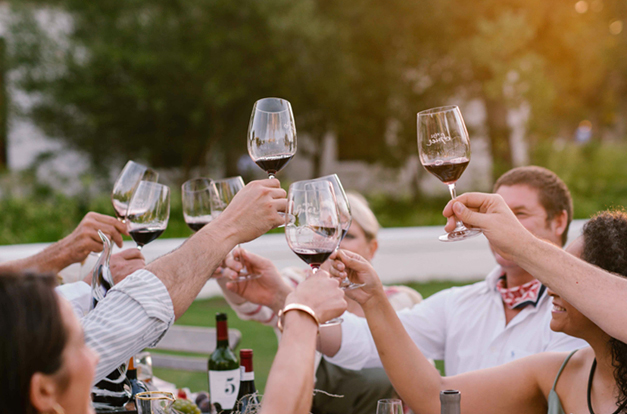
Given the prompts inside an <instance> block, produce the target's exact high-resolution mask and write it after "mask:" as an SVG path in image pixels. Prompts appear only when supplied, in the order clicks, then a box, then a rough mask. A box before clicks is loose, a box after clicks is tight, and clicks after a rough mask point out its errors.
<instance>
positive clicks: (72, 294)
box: [56, 282, 91, 319]
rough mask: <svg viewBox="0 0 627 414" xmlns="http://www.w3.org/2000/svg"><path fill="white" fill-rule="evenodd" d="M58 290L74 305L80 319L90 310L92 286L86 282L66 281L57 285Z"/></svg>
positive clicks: (73, 307) (75, 312)
mask: <svg viewBox="0 0 627 414" xmlns="http://www.w3.org/2000/svg"><path fill="white" fill-rule="evenodd" d="M56 291H57V293H58V294H59V295H61V296H62V297H63V298H65V299H66V300H67V301H68V302H70V304H71V305H72V309H73V310H74V314H75V315H76V317H77V318H78V319H80V318H82V317H83V316H85V315H86V314H87V312H89V306H90V303H91V286H90V285H88V284H87V283H85V282H74V283H66V284H65V285H61V286H57V287H56Z"/></svg>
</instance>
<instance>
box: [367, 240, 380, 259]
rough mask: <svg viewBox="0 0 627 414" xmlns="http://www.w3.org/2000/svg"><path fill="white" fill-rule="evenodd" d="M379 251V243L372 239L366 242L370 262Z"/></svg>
mask: <svg viewBox="0 0 627 414" xmlns="http://www.w3.org/2000/svg"><path fill="white" fill-rule="evenodd" d="M378 249H379V241H378V240H377V239H372V240H370V241H369V242H368V250H369V251H370V260H372V259H374V255H375V253H376V252H377V250H378Z"/></svg>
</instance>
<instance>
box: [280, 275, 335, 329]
mask: <svg viewBox="0 0 627 414" xmlns="http://www.w3.org/2000/svg"><path fill="white" fill-rule="evenodd" d="M290 303H300V304H301V305H306V306H309V307H310V308H311V309H312V310H313V311H314V313H315V314H316V316H317V317H318V319H319V320H320V322H321V323H322V322H326V321H328V320H330V319H333V318H337V317H338V316H340V315H341V314H342V313H344V311H345V310H346V306H347V304H346V299H345V298H344V291H343V290H342V289H340V282H339V281H338V280H337V279H335V278H332V277H329V274H328V273H327V272H325V271H324V270H319V271H318V272H316V274H314V275H311V276H309V277H308V278H307V279H305V280H304V281H303V282H302V283H301V284H299V285H298V287H297V288H296V290H295V291H294V292H292V293H290V294H289V295H288V296H287V299H286V300H285V305H289V304H290Z"/></svg>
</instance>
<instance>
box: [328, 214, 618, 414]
mask: <svg viewBox="0 0 627 414" xmlns="http://www.w3.org/2000/svg"><path fill="white" fill-rule="evenodd" d="M567 251H568V252H570V253H571V254H573V255H575V256H577V257H581V258H583V259H584V260H586V261H588V262H589V263H592V264H594V265H597V266H600V267H602V268H603V269H605V270H607V271H609V272H614V273H617V274H620V275H622V276H623V277H625V276H627V257H626V254H625V252H627V214H625V213H624V212H618V211H615V212H603V213H601V214H599V215H597V216H595V217H593V218H592V219H591V220H590V221H589V222H588V223H587V224H586V226H585V227H584V232H583V236H582V237H580V238H579V239H577V240H576V241H575V242H573V243H572V244H571V245H570V246H569V247H568V249H567ZM338 259H339V261H338V262H335V263H334V269H333V270H332V273H333V274H334V275H335V276H339V277H342V276H343V275H344V274H345V273H348V276H349V277H350V279H351V280H352V281H353V282H358V283H366V286H365V287H363V288H361V289H356V290H354V291H351V292H349V293H348V294H349V295H351V296H352V297H353V298H354V299H355V300H357V301H358V302H359V303H360V304H361V306H362V308H363V309H364V312H365V314H366V319H367V320H368V325H369V327H370V330H371V332H372V335H373V337H374V340H375V343H376V346H377V349H378V351H379V355H380V357H381V361H382V362H383V366H384V368H385V370H386V372H387V373H388V376H389V377H390V380H391V381H392V384H393V385H394V387H395V389H396V390H397V391H398V393H399V394H400V396H401V397H402V398H403V400H404V401H405V402H406V403H407V404H408V405H409V406H410V407H411V408H412V409H413V410H414V411H416V412H420V413H438V412H439V411H440V402H439V393H440V390H443V389H458V390H460V391H461V393H462V394H463V396H464V397H463V402H462V405H463V410H464V413H482V414H483V413H499V414H500V413H521V414H523V413H524V414H528V413H538V414H540V413H546V412H548V413H549V414H563V413H575V412H576V413H582V412H590V413H591V414H592V413H595V412H596V413H620V412H624V411H625V408H626V407H627V402H626V400H627V398H626V396H627V373H626V371H627V354H626V352H625V348H626V346H625V344H624V343H622V342H620V341H618V340H616V339H614V338H612V337H610V336H609V335H608V334H607V333H605V332H604V331H603V330H601V328H599V327H598V326H597V325H596V324H595V323H593V322H592V321H591V320H590V319H588V318H587V317H586V316H585V315H583V314H582V313H581V312H579V311H578V310H577V309H575V308H574V307H573V306H571V305H570V304H569V303H568V302H566V301H565V300H564V299H563V298H561V297H560V296H559V295H557V294H556V293H554V292H550V295H551V296H552V297H553V311H552V320H551V329H553V330H554V331H558V332H564V333H566V334H568V335H571V336H576V337H579V338H582V339H584V340H586V341H587V342H588V343H589V345H590V347H587V348H583V349H580V350H578V351H574V352H572V353H570V354H568V353H541V354H537V355H533V356H529V357H526V358H521V359H519V360H516V361H513V362H511V363H508V364H505V365H501V366H498V367H495V368H490V369H484V370H479V371H473V372H468V373H465V374H461V375H456V376H452V377H441V376H440V373H439V372H438V371H437V370H436V369H435V368H434V367H433V366H432V365H431V364H430V363H429V362H428V361H427V359H426V358H425V357H424V356H423V355H422V353H421V352H420V351H419V350H418V348H417V347H416V346H415V344H414V343H413V342H412V341H411V339H410V338H409V336H408V335H407V333H406V332H405V330H404V329H403V326H402V325H401V323H400V321H399V319H398V317H397V316H396V312H394V310H393V309H392V307H391V306H390V305H389V303H388V301H387V299H386V298H385V294H383V290H382V287H381V282H380V281H379V279H378V277H377V275H376V273H375V272H374V270H373V269H372V267H371V266H370V264H369V263H368V262H367V261H366V260H364V259H363V258H361V257H360V256H358V255H355V254H352V253H350V252H346V251H340V252H339V254H338ZM605 306H607V305H605ZM390 338H394V340H393V341H391V340H390Z"/></svg>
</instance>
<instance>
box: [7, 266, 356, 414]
mask: <svg viewBox="0 0 627 414" xmlns="http://www.w3.org/2000/svg"><path fill="white" fill-rule="evenodd" d="M55 284H56V283H55V278H54V277H53V276H41V275H22V274H9V273H0V367H1V368H2V371H1V373H0V374H1V378H2V386H1V387H0V400H1V401H2V404H0V414H38V413H42V414H43V413H53V414H90V413H93V412H94V410H93V408H92V407H91V399H90V397H91V392H90V391H91V385H92V383H93V380H94V375H95V371H96V364H97V363H98V357H97V356H96V353H95V352H94V351H92V350H91V348H89V347H88V346H87V345H86V344H85V341H84V339H83V331H82V329H81V326H80V324H79V322H78V319H77V318H76V316H74V313H73V311H72V307H71V305H70V304H69V302H67V301H66V300H64V299H61V298H60V297H59V296H58V295H57V293H55V291H54V286H55ZM345 310H346V301H345V300H344V292H343V291H342V290H341V289H340V288H339V282H338V281H337V280H335V279H332V278H330V277H329V275H328V273H326V272H324V271H321V272H319V273H318V274H316V275H315V276H312V277H310V278H309V279H307V280H306V281H305V282H303V283H302V284H301V285H300V286H299V288H298V289H296V291H294V292H292V293H291V294H290V295H289V296H288V298H287V300H286V307H285V308H284V309H283V311H282V317H281V318H282V321H283V326H284V335H283V339H282V341H281V347H280V348H279V352H278V353H277V357H276V358H275V361H274V362H273V365H272V369H271V371H270V375H269V377H268V383H267V387H266V393H265V397H264V402H263V406H262V408H261V411H260V414H265V413H268V414H270V413H271V414H277V413H290V414H305V413H308V412H309V407H310V406H311V399H312V391H313V374H314V358H315V343H316V336H317V332H318V322H319V321H320V320H328V319H332V318H334V317H337V316H339V315H341V314H342V313H343V312H344V311H345Z"/></svg>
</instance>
